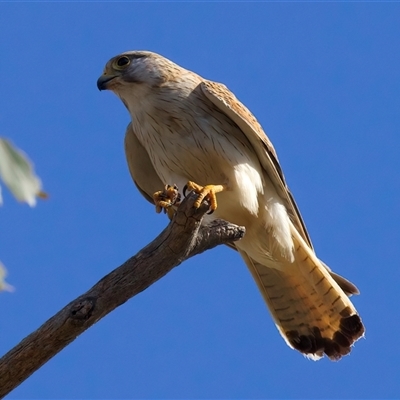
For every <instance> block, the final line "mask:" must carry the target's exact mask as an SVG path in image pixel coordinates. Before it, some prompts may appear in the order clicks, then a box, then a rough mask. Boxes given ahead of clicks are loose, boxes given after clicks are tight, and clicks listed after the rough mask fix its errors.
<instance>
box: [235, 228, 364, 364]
mask: <svg viewBox="0 0 400 400" xmlns="http://www.w3.org/2000/svg"><path fill="white" fill-rule="evenodd" d="M292 236H293V242H294V245H295V252H294V258H295V261H294V262H293V263H289V262H288V263H287V264H285V265H283V266H282V268H280V269H276V268H269V267H268V266H266V265H262V264H260V263H258V262H256V261H255V260H253V259H251V258H250V257H249V256H248V255H247V254H246V253H245V252H243V251H240V253H241V255H242V257H243V259H244V260H245V262H246V264H247V266H248V268H249V270H250V272H251V273H252V275H253V278H254V280H255V281H256V283H257V285H258V287H259V289H260V291H261V293H262V295H263V297H264V299H265V301H266V303H267V305H268V307H269V310H270V312H271V314H272V317H273V319H274V321H275V324H276V326H277V328H278V330H279V332H280V333H281V335H282V336H283V338H284V339H285V341H286V342H287V344H288V345H289V346H290V347H292V348H294V349H296V350H299V351H300V352H301V353H303V354H305V355H306V356H307V357H309V358H312V359H319V358H321V357H323V355H324V353H325V354H326V355H327V356H328V357H329V358H330V359H332V360H339V359H340V358H341V357H342V356H344V355H346V354H348V353H349V352H350V351H351V346H352V345H353V343H354V342H355V341H356V340H357V339H359V338H360V337H361V336H363V334H364V326H363V324H362V322H361V319H360V317H359V316H358V314H357V311H356V309H355V308H354V306H353V304H352V303H351V301H350V299H349V298H348V297H347V295H346V294H345V292H344V291H343V290H342V289H341V288H340V286H339V284H338V283H337V282H336V281H335V277H332V276H331V274H330V271H329V269H328V268H327V267H326V266H325V265H324V264H323V263H322V262H321V261H320V260H319V259H318V258H317V257H316V255H315V253H314V252H313V250H311V249H310V248H309V246H307V244H306V243H305V242H304V240H303V239H302V238H301V236H300V235H299V234H298V233H297V231H296V230H295V229H294V228H293V231H292ZM339 278H341V277H340V276H339ZM342 279H343V280H344V282H348V281H347V280H345V279H344V278H342ZM340 282H341V281H340V279H339V283H340ZM349 284H350V283H349ZM350 285H352V284H350ZM353 286H354V285H353ZM350 288H351V287H350ZM353 292H354V290H353Z"/></svg>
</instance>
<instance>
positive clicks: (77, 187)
mask: <svg viewBox="0 0 400 400" xmlns="http://www.w3.org/2000/svg"><path fill="white" fill-rule="evenodd" d="M399 18H400V4H398V3H383V2H382V3H347V4H346V3H341V2H339V3H309V2H308V3H225V2H220V3H126V2H121V3H16V2H15V3H11V2H8V3H1V4H0V37H1V38H2V39H1V42H0V54H1V59H0V75H1V77H2V79H1V80H2V83H1V92H0V93H1V98H0V103H1V109H0V135H1V136H6V137H9V138H11V139H12V140H13V142H14V143H15V144H16V145H17V146H19V147H21V148H22V149H24V150H25V151H26V152H27V153H28V154H29V156H30V157H31V159H32V160H33V161H34V162H35V166H36V170H37V172H38V174H39V175H40V176H41V178H42V180H43V182H44V187H45V190H46V191H47V192H48V193H49V194H50V198H49V199H48V200H47V201H41V202H40V203H39V204H38V206H37V207H36V208H34V209H30V208H29V207H28V206H26V205H21V204H18V203H17V202H15V201H14V199H12V197H11V195H9V194H8V193H6V191H5V190H4V192H5V193H4V201H5V204H4V206H3V207H2V208H1V209H0V214H1V228H2V229H1V230H0V259H1V260H2V262H3V263H4V264H5V265H6V267H7V268H8V270H9V277H8V280H9V282H10V283H11V284H13V285H14V286H15V287H16V291H15V292H14V293H13V294H9V293H0V303H1V310H2V311H1V319H0V332H1V336H0V337H1V340H0V351H1V353H5V352H6V351H7V350H9V349H10V348H11V347H13V346H14V345H15V344H17V343H18V342H19V341H20V340H21V339H23V338H24V337H25V336H26V335H27V334H29V333H30V332H31V331H33V330H35V329H36V328H37V327H39V326H40V324H42V323H43V322H44V321H45V320H47V319H48V318H49V317H50V316H52V315H53V314H54V313H55V312H57V311H58V310H59V309H60V308H61V307H63V306H64V305H65V304H67V303H68V302H69V301H70V300H72V299H73V298H75V297H77V296H78V295H80V294H81V293H83V292H84V291H86V290H87V289H89V288H90V287H91V286H92V285H93V284H94V283H95V282H97V281H98V280H99V279H100V278H101V277H102V276H104V275H105V274H107V273H108V272H109V271H111V270H112V269H113V268H115V267H116V266H118V265H120V264H121V263H122V262H123V261H125V259H127V258H128V257H129V256H131V255H133V254H135V253H136V252H137V251H138V250H139V249H141V248H142V247H143V246H144V245H146V244H147V243H148V242H150V241H151V240H152V239H153V238H154V237H155V236H156V235H157V234H158V233H159V232H160V231H161V230H162V229H163V228H164V227H165V225H166V224H167V220H166V218H165V217H163V216H160V215H158V214H155V212H154V209H153V208H152V207H151V205H149V204H148V203H147V202H146V201H145V200H144V199H142V198H141V196H140V195H139V193H138V192H137V191H136V188H135V187H134V185H133V184H132V183H131V180H130V177H129V173H128V170H127V167H126V163H125V159H124V153H123V136H124V130H125V126H126V125H127V123H128V121H129V117H128V114H127V112H126V110H125V108H124V107H123V105H122V103H121V102H120V101H119V100H118V99H117V98H116V97H115V96H114V95H112V93H110V92H102V93H100V92H99V91H98V90H97V88H96V80H97V78H98V76H99V75H100V74H101V72H102V69H103V67H104V64H105V63H106V62H107V61H108V59H109V58H111V57H112V56H114V55H116V54H118V53H120V52H122V51H126V50H133V49H146V50H151V51H155V52H158V53H161V54H163V55H164V56H166V57H168V58H170V59H172V60H174V61H175V62H177V63H178V64H180V65H182V66H184V67H186V68H188V69H192V70H194V71H196V72H197V73H199V74H200V75H202V76H204V77H206V78H208V79H211V80H215V81H220V82H223V83H225V84H226V85H227V86H228V87H229V88H230V89H231V90H232V91H233V92H234V93H235V94H236V95H237V97H238V98H239V99H240V100H241V101H242V102H243V103H245V104H246V105H247V106H248V107H249V108H250V109H251V110H252V111H253V113H254V114H255V115H256V116H257V118H258V119H259V121H260V122H261V124H262V125H263V127H264V129H265V130H266V132H267V133H268V135H269V137H270V138H271V140H272V141H273V143H274V145H275V147H276V149H277V151H278V155H279V158H280V161H281V163H282V166H283V169H284V172H285V175H286V178H287V181H288V184H289V186H290V187H291V190H292V192H293V193H294V195H295V198H296V200H297V202H298V205H299V207H300V209H301V212H302V214H303V217H304V219H305V222H306V224H307V227H308V229H309V231H310V234H311V238H312V240H313V243H314V245H315V248H316V251H317V254H318V255H319V256H320V257H321V258H322V259H323V260H325V261H326V262H327V263H328V264H329V265H330V266H331V267H332V268H333V269H334V270H335V271H337V272H338V273H340V274H343V275H345V276H346V277H348V278H349V279H351V280H352V281H353V282H355V283H356V284H357V286H358V287H359V289H360V290H361V295H360V296H357V297H354V298H353V299H354V303H355V305H356V307H357V308H358V310H359V312H360V314H361V316H362V318H363V320H364V322H365V325H366V329H367V331H366V339H365V340H360V341H359V342H358V343H357V344H356V346H355V348H354V349H353V352H352V354H351V355H350V356H348V357H345V358H344V359H343V360H341V361H340V362H339V363H332V362H329V361H328V360H325V359H324V360H321V361H319V362H312V361H309V360H307V359H304V358H303V357H302V356H301V355H300V354H298V353H297V352H295V351H293V350H291V349H289V348H288V347H287V346H286V344H285V343H284V341H283V340H282V339H281V337H280V335H279V334H278V332H277V330H276V328H275V326H274V325H273V323H272V320H271V317H270V316H269V313H268V311H267V309H266V307H265V305H264V303H263V301H262V299H261V295H260V294H259V293H258V291H257V289H256V286H255V284H254V283H253V281H252V279H251V277H250V274H249V273H248V271H247V270H246V267H245V265H244V264H243V262H242V261H241V260H240V258H239V257H238V255H237V254H235V253H234V252H232V251H230V250H228V249H227V248H222V247H220V248H218V249H215V250H213V251H210V252H207V253H206V254H203V255H201V256H198V257H195V258H194V259H192V260H190V261H188V262H186V263H184V264H183V265H181V266H180V267H178V268H177V269H175V270H174V271H172V272H171V273H170V274H169V275H167V276H166V277H165V278H163V279H162V280H161V281H159V282H157V283H156V284H155V285H153V286H152V287H150V288H149V289H148V290H146V291H145V292H144V293H142V294H140V295H139V296H137V297H135V298H134V299H132V300H131V301H129V302H128V303H126V304H124V305H123V306H121V307H120V308H119V309H117V310H116V311H114V312H113V313H112V314H111V315H109V316H107V317H106V318H105V319H103V320H102V321H100V322H99V323H97V324H96V325H95V326H93V327H92V328H91V329H89V330H88V331H86V332H85V333H84V334H82V335H81V336H80V337H79V338H77V339H76V340H75V341H74V342H73V343H72V344H71V345H70V346H68V347H67V348H66V349H64V350H63V351H62V352H61V353H59V354H58V355H56V356H55V357H54V358H53V359H52V360H50V361H49V362H48V363H47V364H46V365H45V366H43V367H42V368H41V369H40V370H39V371H38V372H36V373H35V374H34V375H32V376H31V377H30V378H29V379H28V380H27V381H26V382H24V383H23V384H22V385H21V386H20V387H18V388H17V389H16V390H15V391H14V392H13V393H12V394H10V395H9V397H8V398H10V399H20V398H35V399H54V398H73V399H84V398H85V399H86V398H102V399H105V398H394V397H399V396H400V380H399V379H398V378H399V372H398V371H399V369H398V368H399V367H398V361H399V356H400V346H399V343H398V339H397V332H399V331H400V319H399V310H398V297H397V296H398V291H399V281H400V272H399V271H400V268H399V261H398V259H399V258H398V248H399V243H400V235H399V226H400V211H399V197H400V196H399V195H400V184H399V178H398V173H399V167H400V165H399V164H400V163H399V156H398V153H399V148H400V141H399V132H400V97H399V93H400V83H399V82H400V52H399V48H400V24H399V22H398V21H399Z"/></svg>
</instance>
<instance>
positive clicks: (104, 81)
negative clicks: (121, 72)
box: [97, 74, 116, 90]
mask: <svg viewBox="0 0 400 400" xmlns="http://www.w3.org/2000/svg"><path fill="white" fill-rule="evenodd" d="M114 78H116V75H104V74H103V75H101V76H100V78H99V79H97V88H98V89H99V90H107V89H108V83H109V82H110V81H112V80H113V79H114Z"/></svg>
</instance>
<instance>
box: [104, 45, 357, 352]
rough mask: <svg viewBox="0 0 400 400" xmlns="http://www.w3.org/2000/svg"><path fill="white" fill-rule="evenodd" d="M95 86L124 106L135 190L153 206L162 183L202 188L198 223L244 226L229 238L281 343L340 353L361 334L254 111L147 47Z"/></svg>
mask: <svg viewBox="0 0 400 400" xmlns="http://www.w3.org/2000/svg"><path fill="white" fill-rule="evenodd" d="M97 86H98V88H99V89H100V90H104V89H109V90H112V91H113V92H114V93H115V94H116V95H117V96H118V97H119V98H120V99H121V100H122V102H123V103H124V104H125V106H126V108H127V109H128V111H129V113H130V116H131V120H132V121H131V123H130V124H129V125H128V128H127V131H126V136H125V152H126V157H127V161H128V166H129V170H130V173H131V176H132V178H133V180H134V182H135V184H136V186H137V187H138V189H139V191H140V192H141V193H142V195H144V197H146V198H147V200H149V201H151V202H153V203H154V202H155V203H156V206H157V207H158V209H160V207H165V206H166V204H165V200H166V194H165V193H164V195H162V196H161V197H160V199H159V200H158V197H157V196H158V194H157V195H156V196H153V195H154V193H155V192H157V191H159V190H160V189H161V188H163V187H166V188H171V187H173V186H174V185H177V187H178V188H179V190H182V189H183V188H184V187H188V189H189V190H194V191H195V192H197V193H198V195H199V202H200V201H201V199H203V198H204V197H207V198H208V199H209V200H210V202H211V209H212V211H213V213H212V214H211V215H208V216H206V218H205V220H204V221H205V222H204V223H207V221H210V220H212V219H215V218H220V219H224V220H227V221H229V222H231V223H234V224H237V225H240V226H244V227H245V228H246V234H245V236H244V238H243V239H241V240H240V241H238V242H236V243H235V244H234V247H235V248H236V249H237V250H238V252H239V253H240V255H241V256H242V257H243V259H244V261H245V263H246V264H247V266H248V268H249V270H250V272H251V274H252V276H253V278H254V280H255V281H256V283H257V286H258V288H259V289H260V291H261V293H262V296H263V298H264V300H265V301H266V303H267V305H268V308H269V310H270V312H271V314H272V317H273V319H274V322H275V324H276V326H277V328H278V330H279V332H280V333H281V335H282V336H283V338H284V339H285V341H286V343H287V344H288V345H289V346H290V347H292V348H294V349H296V350H298V351H300V352H301V353H303V354H305V355H306V356H307V357H309V358H311V359H314V360H316V359H319V358H321V357H322V356H323V355H324V353H325V354H326V355H327V356H328V357H329V358H330V359H332V360H338V359H340V358H341V357H342V356H343V355H346V354H348V353H349V352H350V351H351V346H352V345H353V343H354V342H355V341H356V340H357V339H359V338H360V337H362V336H363V334H364V326H363V324H362V322H361V319H360V317H359V315H358V313H357V311H356V309H355V307H354V306H353V304H352V302H351V301H350V299H349V296H350V295H351V294H357V293H358V290H357V288H356V287H355V286H354V285H353V284H352V283H350V282H349V281H347V280H346V279H345V278H343V277H341V276H339V275H337V274H335V273H333V272H332V271H331V270H330V269H329V268H328V267H327V266H326V265H325V264H324V263H323V262H322V261H321V260H320V259H319V258H318V257H317V256H316V254H315V251H314V249H313V246H312V243H311V240H310V237H309V235H308V232H307V229H306V227H305V224H304V222H303V219H302V217H301V215H300V212H299V210H298V208H297V206H296V203H295V201H294V199H293V196H292V194H291V193H290V191H289V188H288V186H287V184H286V181H285V178H284V175H283V173H282V169H281V166H280V164H279V161H278V157H277V155H276V152H275V149H274V147H273V145H272V143H271V142H270V140H269V139H268V137H267V136H266V134H265V133H264V131H263V129H262V127H261V125H260V124H259V123H258V122H257V120H256V119H255V117H254V116H253V115H252V113H251V112H250V111H249V110H248V109H247V108H246V107H245V106H244V105H243V104H242V103H241V102H240V101H239V100H238V99H237V98H236V97H235V96H234V95H233V94H232V93H231V92H230V91H229V90H228V89H227V87H226V86H224V85H223V84H220V83H216V82H212V81H209V80H206V79H204V78H202V77H201V76H199V75H197V74H196V73H194V72H191V71H189V70H186V69H184V68H182V67H180V66H178V65H177V64H175V63H173V62H172V61H170V60H168V59H167V58H165V57H163V56H161V55H158V54H155V53H152V52H148V51H129V52H126V53H122V54H120V55H118V56H116V57H114V58H112V59H111V60H110V61H109V62H108V63H107V64H106V66H105V69H104V73H103V75H102V76H101V77H100V78H99V79H98V81H97ZM166 185H167V186H166ZM168 190H169V189H168ZM168 190H167V191H168ZM158 193H160V192H158ZM167 197H168V196H167ZM162 202H163V203H162ZM199 202H198V203H199ZM167 203H168V199H167ZM171 204H172V203H171ZM167 206H168V204H167Z"/></svg>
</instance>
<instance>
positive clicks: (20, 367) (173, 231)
mask: <svg viewBox="0 0 400 400" xmlns="http://www.w3.org/2000/svg"><path fill="white" fill-rule="evenodd" d="M195 199H196V196H195V195H193V194H190V195H189V196H188V197H187V198H186V199H185V200H184V201H183V202H182V204H181V205H180V206H179V208H178V211H177V213H176V214H175V216H174V218H173V220H172V221H171V222H170V224H169V225H168V226H167V228H166V229H165V230H164V231H163V232H162V233H161V234H160V235H159V236H158V237H157V238H156V239H155V240H154V241H153V242H151V243H150V244H149V245H147V246H146V247H145V248H144V249H142V250H141V251H140V252H139V253H138V254H136V255H135V256H134V257H132V258H130V259H129V260H127V261H126V262H125V263H123V264H122V265H121V266H120V267H118V268H116V269H115V270H114V271H112V272H111V273H109V274H108V275H106V276H105V277H104V278H102V279H101V280H100V281H99V282H97V283H96V284H95V285H94V286H93V287H92V288H91V289H90V290H89V291H87V292H86V293H84V294H83V295H81V296H79V297H78V298H76V299H75V300H73V301H71V302H70V303H69V304H68V305H67V306H65V307H64V308H63V309H62V310H61V311H59V312H58V313H57V314H55V315H54V316H53V317H51V318H50V319H49V320H48V321H46V322H45V323H44V324H43V325H42V326H41V327H40V328H39V329H37V330H36V331H35V332H33V333H31V334H30V335H29V336H27V337H26V338H25V339H23V340H22V341H21V342H20V343H19V344H18V345H17V346H15V347H14V348H13V349H12V350H10V351H9V352H8V353H7V354H6V355H4V356H3V357H2V358H1V359H0V398H3V397H4V396H6V395H7V394H8V393H9V392H10V391H12V390H13V389H15V388H16V387H17V386H18V385H19V384H20V383H22V382H23V381H24V380H25V379H27V378H28V377H29V376H30V375H31V374H33V373H34V372H35V371H36V370H37V369H39V368H40V367H41V366H42V365H43V364H45V363H46V362H47V361H48V360H50V358H52V357H53V356H55V355H56V354H57V353H58V352H59V351H61V350H62V349H63V348H64V347H65V346H67V345H68V344H69V343H71V342H72V341H73V340H75V339H76V338H77V337H78V336H79V335H80V334H81V333H82V332H84V331H85V330H86V329H88V328H89V327H90V326H92V325H93V324H95V323H96V322H97V321H99V320H100V319H101V318H103V317H104V316H106V315H107V314H108V313H110V312H111V311H113V310H114V309H115V308H116V307H118V306H120V305H121V304H123V303H125V302H126V301H127V300H129V299H130V298H132V297H133V296H135V295H137V294H138V293H140V292H142V291H143V290H145V289H147V288H148V287H149V286H150V285H152V284H153V283H155V282H156V281H157V280H158V279H160V278H162V277H163V276H164V275H166V274H167V273H168V272H169V271H171V270H172V269H173V268H174V267H176V266H178V265H179V264H180V263H181V262H183V261H185V260H186V259H188V258H190V257H193V256H194V255H196V254H199V253H201V252H203V251H206V250H208V249H211V248H213V247H215V246H218V245H220V244H228V243H230V242H234V241H236V240H239V239H241V238H242V237H243V235H244V233H245V229H244V228H243V227H238V226H236V225H233V224H230V223H229V222H226V221H222V220H217V221H214V222H213V223H212V224H211V225H208V226H201V221H202V219H203V216H204V214H205V212H206V211H207V210H208V204H207V203H203V204H202V206H201V207H200V208H199V209H195V208H193V203H194V201H195Z"/></svg>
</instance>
